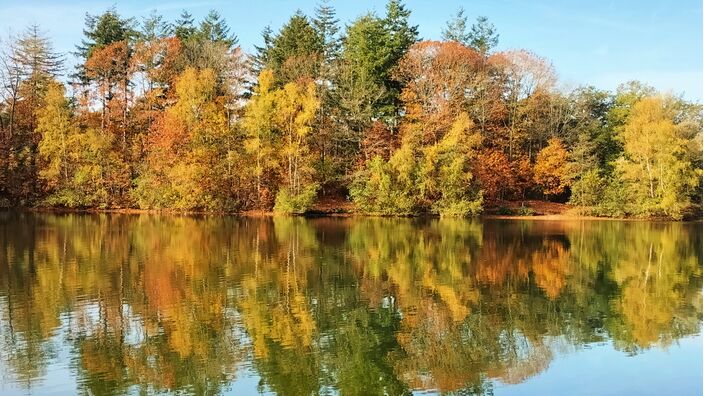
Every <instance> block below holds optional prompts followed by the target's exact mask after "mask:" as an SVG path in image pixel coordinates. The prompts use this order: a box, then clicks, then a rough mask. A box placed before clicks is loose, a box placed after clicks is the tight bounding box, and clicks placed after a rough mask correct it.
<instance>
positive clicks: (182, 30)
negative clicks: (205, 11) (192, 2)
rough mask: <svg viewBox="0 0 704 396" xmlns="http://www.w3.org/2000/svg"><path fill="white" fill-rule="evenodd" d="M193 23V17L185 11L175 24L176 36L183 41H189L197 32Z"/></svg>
mask: <svg viewBox="0 0 704 396" xmlns="http://www.w3.org/2000/svg"><path fill="white" fill-rule="evenodd" d="M193 22H194V19H193V15H191V14H190V13H189V12H188V11H186V10H183V11H182V12H181V15H180V16H179V18H178V19H177V20H176V22H174V26H173V30H174V35H175V36H176V37H178V38H179V39H180V40H181V41H186V40H189V39H190V38H191V37H193V36H194V35H195V34H196V32H197V29H196V27H195V25H194V23H193Z"/></svg>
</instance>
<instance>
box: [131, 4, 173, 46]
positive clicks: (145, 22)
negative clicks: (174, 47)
mask: <svg viewBox="0 0 704 396" xmlns="http://www.w3.org/2000/svg"><path fill="white" fill-rule="evenodd" d="M140 25H141V29H140V31H139V39H140V40H142V41H151V40H158V39H163V38H166V37H169V36H170V35H171V34H173V27H172V26H171V24H169V23H168V22H167V21H166V20H165V19H164V17H163V16H162V15H159V14H157V13H156V11H152V12H150V13H149V15H148V16H147V17H145V18H143V19H142V23H141V24H140Z"/></svg>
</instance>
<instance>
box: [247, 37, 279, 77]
mask: <svg viewBox="0 0 704 396" xmlns="http://www.w3.org/2000/svg"><path fill="white" fill-rule="evenodd" d="M261 34H262V41H263V42H264V43H263V45H262V46H258V45H255V46H254V50H255V54H254V55H253V56H252V71H253V72H254V74H256V75H259V74H260V73H261V72H262V71H264V69H265V68H266V67H267V65H268V64H269V58H270V56H271V47H272V45H273V44H272V42H273V40H274V36H273V35H274V31H273V30H272V29H271V26H269V25H266V26H265V27H264V29H262V33H261Z"/></svg>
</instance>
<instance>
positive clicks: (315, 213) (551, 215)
mask: <svg viewBox="0 0 704 396" xmlns="http://www.w3.org/2000/svg"><path fill="white" fill-rule="evenodd" d="M5 209H7V210H21V211H28V212H37V213H86V214H101V213H114V214H128V215H140V214H160V215H174V216H241V217H274V216H278V215H280V214H278V213H276V212H273V211H261V210H248V211H243V212H227V211H193V210H188V211H186V210H175V209H137V208H62V207H20V208H5ZM693 212H697V210H695V211H693ZM582 213H583V211H581V210H580V208H578V207H575V206H572V205H568V204H564V203H557V202H548V201H539V200H524V201H503V202H501V203H498V204H495V205H492V206H490V207H487V208H485V210H484V212H483V213H482V214H481V215H479V216H478V217H479V218H481V219H506V220H545V221H571V220H611V221H613V220H622V221H623V220H627V221H671V220H672V219H669V218H665V217H648V218H642V217H639V218H636V217H599V216H591V215H584V214H582ZM301 216H305V217H394V216H375V215H366V214H362V213H358V212H357V211H356V209H355V207H354V204H353V203H352V202H349V201H344V200H336V199H322V200H320V201H319V202H317V203H316V204H314V205H313V207H311V209H310V210H309V211H308V212H306V213H305V214H302V215H301ZM399 217H412V216H399ZM417 217H436V216H435V215H432V214H419V215H418V216H417ZM701 220H702V214H701V211H700V210H699V211H698V216H697V213H693V214H691V215H690V216H688V217H686V218H685V219H684V221H701Z"/></svg>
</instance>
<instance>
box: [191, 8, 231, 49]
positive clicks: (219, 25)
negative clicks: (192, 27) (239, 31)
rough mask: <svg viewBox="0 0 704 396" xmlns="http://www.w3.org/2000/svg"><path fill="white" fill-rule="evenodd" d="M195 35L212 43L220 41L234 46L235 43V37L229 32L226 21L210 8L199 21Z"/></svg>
mask: <svg viewBox="0 0 704 396" xmlns="http://www.w3.org/2000/svg"><path fill="white" fill-rule="evenodd" d="M197 37H198V38H199V39H201V40H205V41H211V42H213V43H222V44H225V45H227V47H234V46H235V45H236V44H237V37H236V36H235V35H234V34H231V33H230V27H229V26H227V22H226V21H225V19H223V18H222V16H220V14H219V13H218V12H217V11H215V10H210V12H208V15H206V17H205V19H203V21H202V22H201V23H200V29H199V30H198V33H197Z"/></svg>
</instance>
